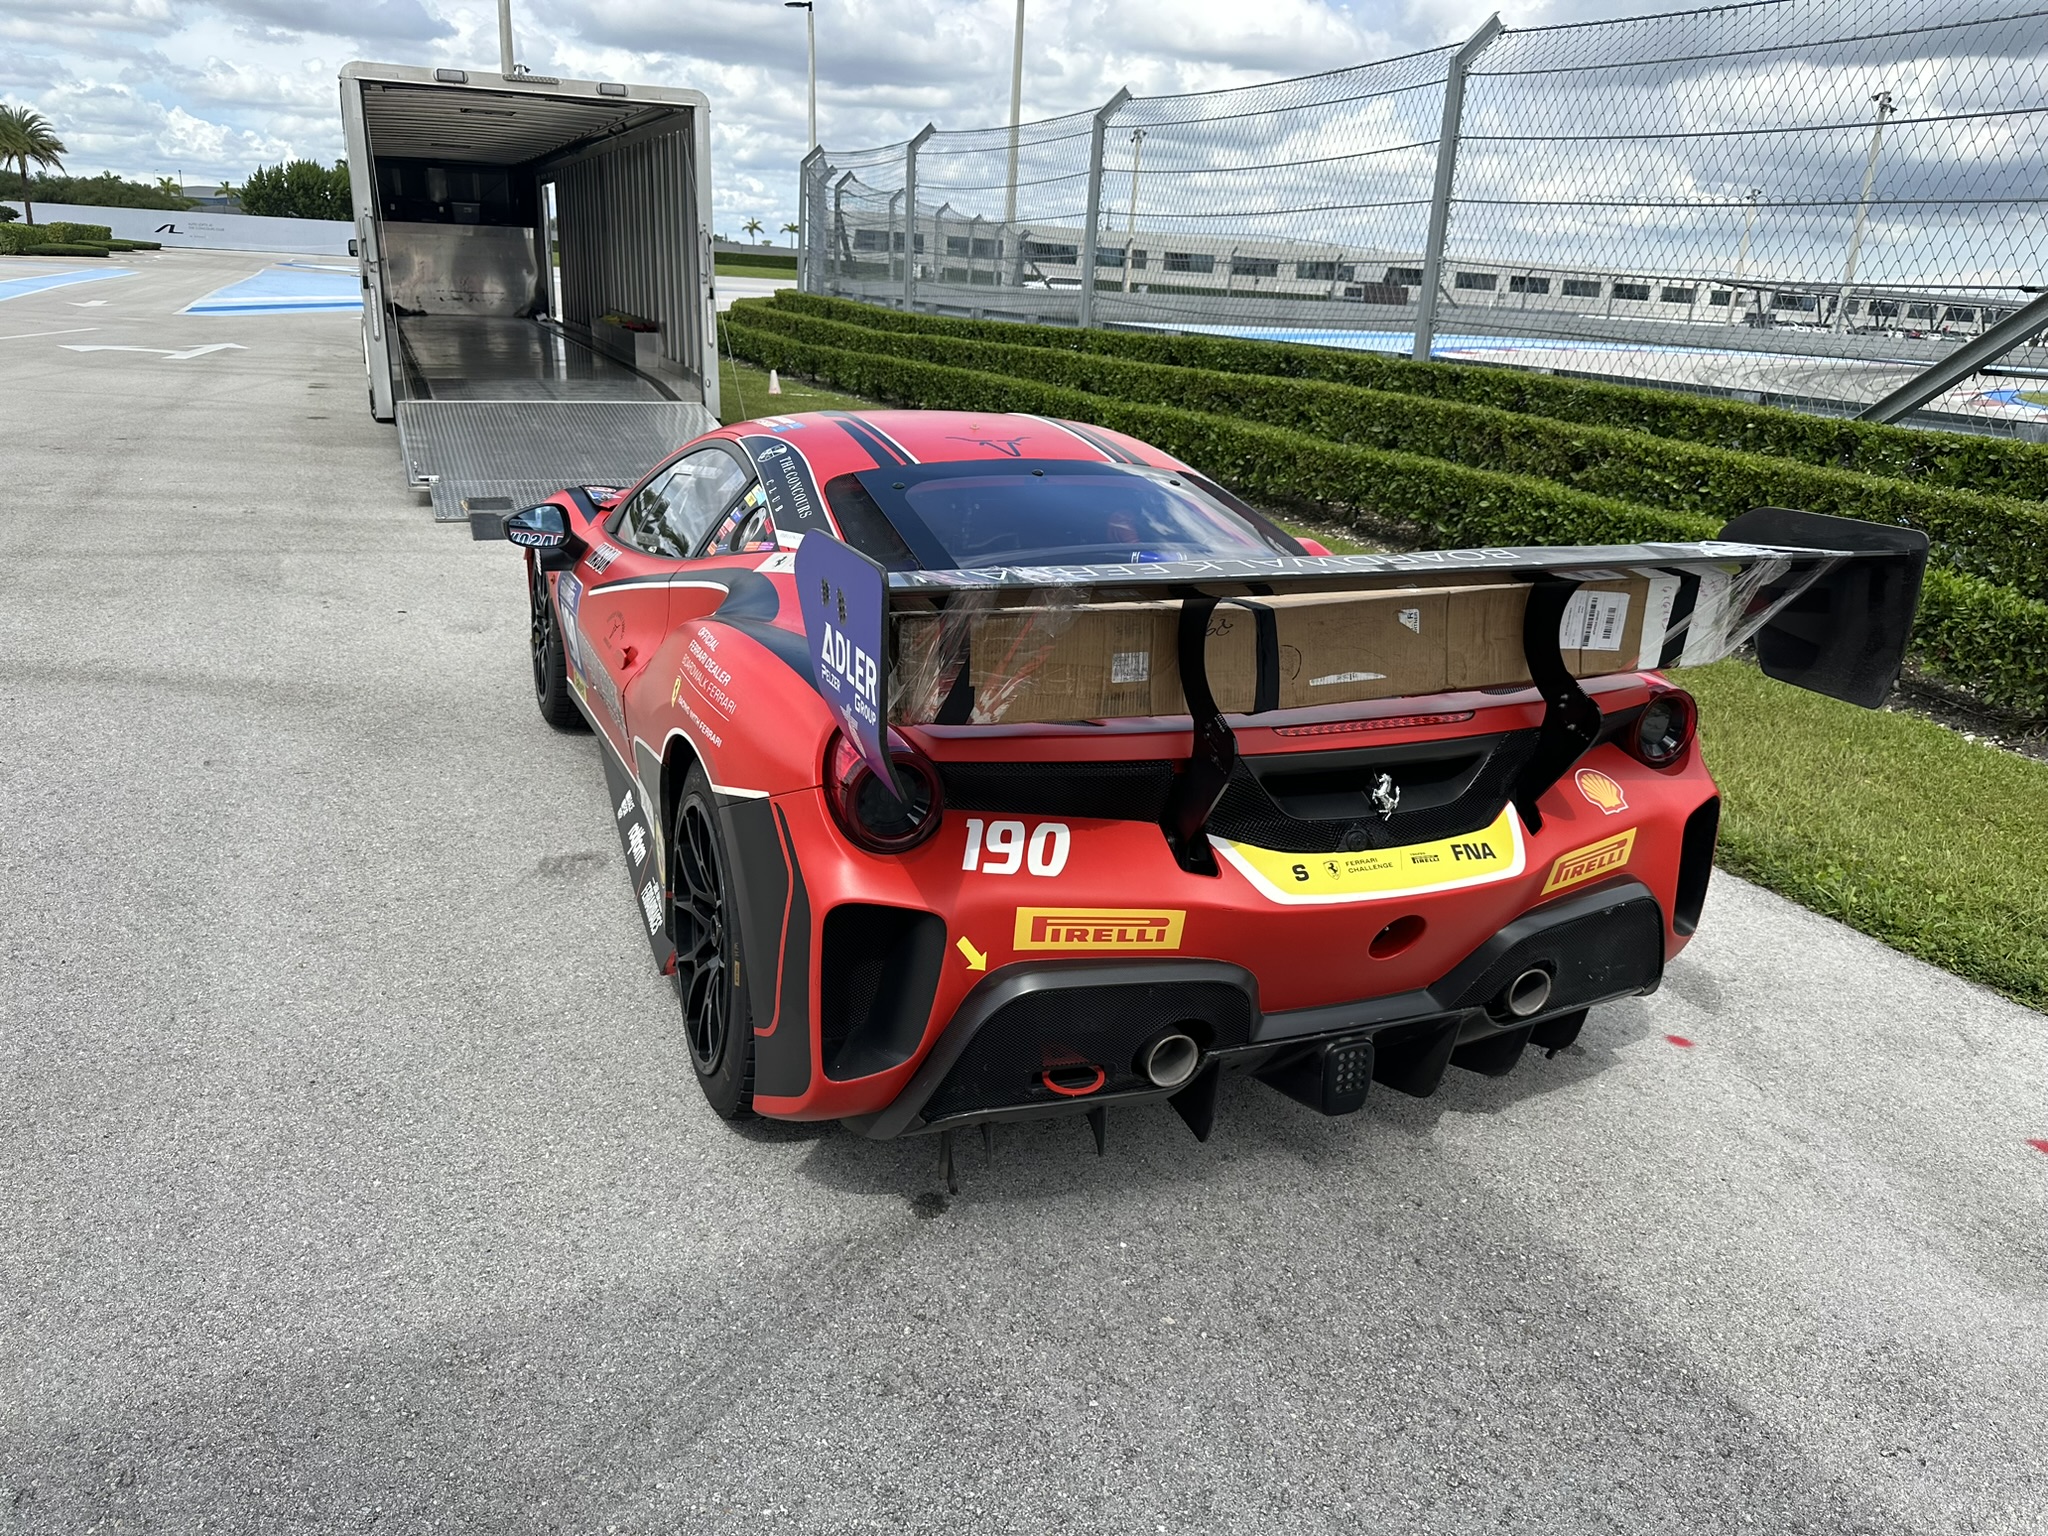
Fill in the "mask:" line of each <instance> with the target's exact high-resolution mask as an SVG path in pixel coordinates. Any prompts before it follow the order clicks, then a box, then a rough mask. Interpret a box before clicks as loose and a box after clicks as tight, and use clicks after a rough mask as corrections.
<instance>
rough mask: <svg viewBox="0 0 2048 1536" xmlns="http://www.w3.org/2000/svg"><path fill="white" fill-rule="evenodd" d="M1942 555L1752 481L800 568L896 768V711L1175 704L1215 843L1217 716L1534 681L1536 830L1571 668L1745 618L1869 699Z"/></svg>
mask: <svg viewBox="0 0 2048 1536" xmlns="http://www.w3.org/2000/svg"><path fill="white" fill-rule="evenodd" d="M1926 564H1927V538H1926V535H1924V534H1922V533H1919V532H1918V531H1916V530H1913V529H1907V528H1899V527H1893V526H1889V525H1885V524H1877V523H1865V522H1858V521H1855V520H1852V519H1848V518H1838V517H1824V516H1820V515H1817V514H1813V513H1807V512H1797V511H1791V510H1788V509H1785V508H1781V507H1762V508H1758V509H1757V510H1755V511H1752V512H1748V513H1745V514H1744V515H1743V516H1741V517H1738V518H1736V519H1735V520H1734V521H1733V522H1731V523H1729V524H1728V525H1727V526H1726V527H1725V528H1723V529H1722V535H1721V538H1720V539H1718V540H1713V541H1705V542H1700V543H1695V544H1626V545H1593V546H1578V547H1538V548H1528V549H1468V550H1432V551H1425V552H1421V553H1415V554H1405V555H1334V556H1285V555H1276V556H1272V557H1267V558H1250V559H1220V560H1203V561H1189V562H1177V563H1157V564H1132V565H1083V566H1060V567H1028V568H1017V569H1011V568H999V569H990V570H929V571H910V572H895V573H884V572H883V570H882V568H881V567H880V566H878V565H875V564H874V563H873V562H872V561H869V560H867V559H866V558H865V557H864V556H862V555H860V554H858V553H857V552H856V551H854V550H852V549H850V548H848V547H847V546H845V545H843V544H840V543H839V542H838V541H837V540H833V539H830V538H827V537H826V536H825V535H823V534H819V533H811V534H807V535H806V536H805V538H804V541H803V543H802V545H801V546H800V547H799V549H798V552H797V561H796V575H797V578H798V589H799V595H800V600H801V602H802V605H803V611H804V617H805V626H806V630H807V633H808V634H809V637H810V640H811V655H812V662H813V667H814V670H815V671H816V673H817V675H818V680H819V685H820V688H821V690H822V691H823V692H825V694H826V695H827V697H828V698H833V699H836V700H838V701H839V704H840V706H841V708H840V712H841V715H842V719H844V720H845V721H846V723H847V727H848V736H849V739H852V740H854V741H856V743H857V744H858V745H859V746H860V748H861V750H862V753H863V755H864V756H867V757H868V758H869V759H870V762H871V764H872V765H873V766H874V767H875V769H876V771H877V772H878V773H880V774H882V776H883V778H884V781H885V782H893V779H892V776H891V773H890V770H889V767H888V757H887V753H886V749H885V747H884V744H883V742H884V737H883V724H884V722H890V723H894V724H899V725H920V724H938V725H998V724H1001V725H1009V724H1019V723H1026V722H1033V721H1060V720H1066V721H1071V720H1098V719H1104V718H1116V717H1122V716H1160V715H1165V716H1179V715H1183V714H1184V715H1187V716H1188V717H1189V718H1190V720H1191V723H1192V725H1193V729H1194V751H1193V754H1192V755H1191V757H1190V758H1189V760H1188V761H1187V763H1185V764H1184V765H1183V767H1182V771H1181V773H1180V775H1179V777H1178V778H1177V780H1176V782H1175V790H1174V794H1173V796H1172V799H1171V801H1170V806H1169V811H1168V814H1167V823H1168V824H1167V827H1166V831H1167V835H1168V837H1169V839H1170V840H1171V841H1172V842H1173V844H1174V847H1175V850H1176V852H1177V854H1179V856H1180V857H1181V861H1182V863H1183V864H1184V865H1186V866H1187V867H1189V868H1191V869H1212V868H1213V867H1214V860H1213V855H1211V854H1210V852H1209V849H1208V845H1207V841H1206V838H1205V837H1204V836H1203V828H1204V827H1205V825H1206V823H1207V821H1208V818H1209V814H1210V812H1211V811H1212V810H1213V809H1214V807H1215V805H1216V802H1217V800H1218V798H1219V797H1220V796H1221V795H1222V792H1223V788H1224V784H1225V783H1226V781H1227V780H1228V779H1229V776H1230V773H1231V770H1232V769H1233V767H1234V766H1235V764H1236V759H1237V747H1236V740H1235V737H1234V735H1233V734H1232V731H1231V727H1230V725H1229V723H1228V721H1227V720H1226V718H1225V717H1226V716H1232V715H1234V716H1240V717H1243V716H1252V717H1256V716H1258V715H1262V714H1265V713H1268V712H1270V711H1273V710H1280V709H1295V708H1302V707H1310V706H1317V705H1326V704H1350V703H1357V702H1360V701H1363V700H1369V699H1380V698H1390V697H1402V696H1407V695H1413V694H1430V693H1442V692H1445V691H1448V690H1454V689H1455V690H1464V689H1482V688H1507V687H1516V686H1523V687H1526V686H1530V685H1533V686H1534V687H1535V688H1536V689H1537V690H1538V691H1539V692H1540V693H1541V695H1542V698H1543V700H1544V705H1545V709H1544V717H1543V724H1542V729H1541V732H1540V736H1539V741H1538V746H1537V750H1536V752H1535V755H1534V757H1533V758H1532V759H1531V761H1530V763H1529V765H1528V767H1527V768H1526V769H1525V770H1524V772H1523V773H1522V775H1521V778H1520V780H1519V782H1518V783H1517V785H1516V788H1515V790H1514V793H1513V795H1512V797H1511V798H1512V800H1513V803H1514V804H1515V805H1516V807H1517V808H1518V809H1519V810H1520V812H1521V814H1522V817H1523V820H1524V821H1525V822H1526V823H1527V824H1528V825H1529V827H1530V828H1531V829H1532V830H1534V829H1535V828H1537V827H1539V826H1540V825H1541V817H1540V813H1539V812H1538V811H1537V809H1536V801H1537V800H1538V799H1539V798H1540V797H1541V795H1542V794H1543V792H1544V791H1545V790H1547V789H1548V788H1550V786H1551V785H1552V784H1554V783H1556V782H1557V780H1558V779H1559V778H1561V777H1562V776H1563V775H1564V774H1565V773H1566V772H1568V771H1569V770H1570V768H1571V766H1572V764H1573V763H1575V762H1576V761H1577V760H1578V758H1579V757H1580V756H1582V755H1583V754H1584V753H1585V752H1586V750H1587V749H1588V748H1589V747H1590V746H1591V745H1592V744H1593V741H1594V740H1595V738H1596V737H1597V735H1598V732H1599V729H1600V710H1599V706H1598V705H1596V704H1594V703H1593V701H1592V699H1591V698H1590V697H1588V695H1587V694H1586V692H1585V690H1584V689H1583V688H1582V687H1581V686H1580V683H1579V680H1580V679H1581V678H1585V677H1593V676H1599V675H1601V674H1603V673H1615V672H1633V671H1638V670H1646V669H1652V668H1670V667H1688V666H1700V665H1704V664H1706V663H1708V662H1714V661H1719V660H1721V659H1723V658H1724V657H1726V656H1729V655H1731V654H1732V653H1734V652H1735V651H1737V650H1739V649H1741V648H1742V647H1743V646H1745V645H1749V644H1752V643H1753V644H1754V645H1755V647H1756V654H1757V660H1758V662H1759V663H1760V664H1761V666H1762V667H1763V670H1764V671H1765V672H1766V673H1768V674H1769V675H1771V676H1772V677H1776V678H1780V679H1782V680H1784V681H1786V682H1789V683H1792V684H1794V685H1796V686H1798V687H1801V688H1806V689H1809V690H1811V691H1813V692H1816V693H1823V694H1827V695H1829V696H1830V697H1833V698H1838V699H1845V700H1847V701H1849V702H1851V703H1855V704H1860V705H1862V706H1864V707H1866V708H1875V707H1877V706H1878V705H1879V704H1881V703H1883V702H1884V699H1885V698H1886V696H1887V695H1888V694H1889V692H1890V691H1891V688H1892V685H1893V683H1894V682H1895V681H1896V680H1897V677H1898V672H1899V666H1900V663H1901V661H1902V660H1903V658H1904V655H1905V650H1906V643H1907V640H1908V639H1909V638H1910V636H1911V633H1912V624H1913V614H1914V610H1915V609H1916V607H1917V606H1918V603H1919V595H1920V584H1921V579H1922V576H1923V574H1924V572H1925V569H1926Z"/></svg>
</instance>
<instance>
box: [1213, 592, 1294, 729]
mask: <svg viewBox="0 0 2048 1536" xmlns="http://www.w3.org/2000/svg"><path fill="white" fill-rule="evenodd" d="M1243 606H1245V607H1247V608H1249V609H1251V611H1252V638H1253V640H1254V641H1255V642H1256V644H1257V645H1258V674H1257V678H1256V680H1255V681H1254V682H1253V684H1252V713H1253V714H1255V715H1263V714H1265V713H1266V712H1267V711H1268V710H1273V709H1278V708H1279V707H1280V620H1279V619H1278V618H1277V617H1276V616H1275V615H1274V613H1273V610H1272V609H1270V608H1268V607H1267V606H1266V605H1265V604H1264V603H1246V604H1244V605H1243ZM1206 659H1207V658H1206V657H1205V658H1204V660H1206Z"/></svg>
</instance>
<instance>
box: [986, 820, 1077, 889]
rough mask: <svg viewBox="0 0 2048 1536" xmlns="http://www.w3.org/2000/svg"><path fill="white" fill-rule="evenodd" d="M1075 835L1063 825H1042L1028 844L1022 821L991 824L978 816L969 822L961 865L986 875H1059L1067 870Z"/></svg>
mask: <svg viewBox="0 0 2048 1536" xmlns="http://www.w3.org/2000/svg"><path fill="white" fill-rule="evenodd" d="M1072 842H1073V834H1072V833H1071V832H1069V831H1068V830H1067V824H1066V823H1065V822H1064V821H1041V822H1040V823H1039V824H1038V825H1037V826H1036V827H1034V828H1032V830H1031V835H1030V837H1029V839H1028V840H1027V839H1026V837H1025V834H1024V823H1023V822H1021V821H991V822H987V823H984V822H983V821H982V819H981V818H980V817H979V816H970V817H968V818H967V856H966V857H965V858H963V859H962V860H961V861H960V867H961V868H962V869H965V870H979V871H980V872H981V873H982V874H984V875H1014V874H1016V873H1017V871H1018V870H1019V869H1026V870H1029V871H1030V872H1031V873H1032V874H1034V875H1056V874H1058V873H1059V872H1060V871H1061V870H1063V869H1065V868H1066V867H1067V850H1068V848H1069V846H1070V845H1071V844H1072Z"/></svg>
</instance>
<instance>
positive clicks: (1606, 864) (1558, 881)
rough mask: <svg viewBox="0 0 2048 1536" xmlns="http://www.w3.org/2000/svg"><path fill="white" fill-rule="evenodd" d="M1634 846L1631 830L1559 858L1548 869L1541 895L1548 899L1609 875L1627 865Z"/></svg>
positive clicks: (1634, 838) (1632, 829) (1632, 830)
mask: <svg viewBox="0 0 2048 1536" xmlns="http://www.w3.org/2000/svg"><path fill="white" fill-rule="evenodd" d="M1635 846H1636V829H1635V828H1634V827H1630V828H1629V829H1628V830H1627V831H1626V832H1617V833H1615V835H1614V836H1612V837H1603V838H1601V839H1600V841H1599V842H1597V843H1588V844H1586V846H1585V847H1583V848H1574V849H1573V850H1572V851H1571V852H1570V853H1563V854H1559V855H1558V858H1557V862H1556V863H1555V864H1553V865H1551V866H1550V877H1549V878H1548V879H1547V880H1545V881H1544V882H1543V890H1542V893H1541V894H1543V895H1545V896H1548V895H1550V894H1551V893H1552V892H1553V891H1562V890H1565V889H1567V888H1568V887H1570V886H1574V885H1584V884H1585V883H1586V882H1587V881H1588V880H1597V879H1599V878H1600V877H1601V876H1602V875H1608V874H1612V873H1613V872H1614V871H1615V870H1617V869H1620V868H1621V867H1622V866H1623V865H1624V864H1626V863H1628V856H1629V855H1630V854H1631V853H1633V852H1634V851H1635Z"/></svg>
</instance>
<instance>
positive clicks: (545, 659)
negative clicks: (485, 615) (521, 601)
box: [526, 553, 589, 731]
mask: <svg viewBox="0 0 2048 1536" xmlns="http://www.w3.org/2000/svg"><path fill="white" fill-rule="evenodd" d="M526 597H527V605H528V607H529V608H530V610H531V615H530V618H529V622H528V625H527V645H528V647H529V649H531V651H532V652H533V697H534V702H535V703H536V704H537V705H539V706H540V717H541V719H543V720H545V721H547V723H548V724H549V725H552V726H553V727H554V728H555V729H556V730H558V731H582V730H588V729H589V726H588V725H587V724H586V723H585V721H584V719H583V712H582V711H581V710H579V709H578V708H577V707H576V700H575V697H574V696H573V695H572V694H571V693H570V692H569V672H568V667H567V665H566V658H564V656H563V654H562V632H561V630H560V629H559V628H557V627H556V625H555V605H554V603H553V602H552V601H551V600H550V597H549V594H548V578H547V573H546V572H544V571H543V570H541V568H540V561H539V560H538V559H537V558H536V557H535V556H534V555H532V554H531V553H529V554H528V555H527V557H526Z"/></svg>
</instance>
